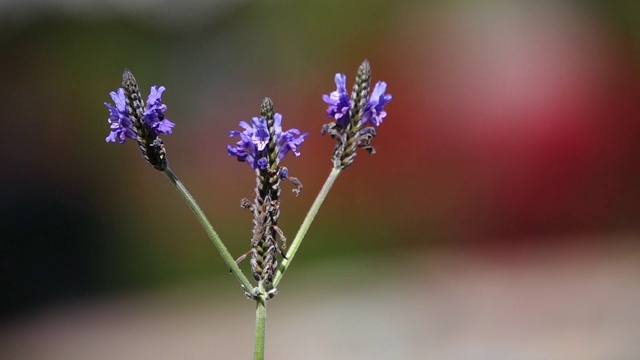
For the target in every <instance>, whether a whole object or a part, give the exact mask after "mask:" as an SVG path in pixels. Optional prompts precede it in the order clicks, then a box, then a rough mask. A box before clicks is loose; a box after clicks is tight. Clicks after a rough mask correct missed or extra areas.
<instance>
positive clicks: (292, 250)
mask: <svg viewBox="0 0 640 360" xmlns="http://www.w3.org/2000/svg"><path fill="white" fill-rule="evenodd" d="M341 171H342V170H341V169H336V168H333V169H331V172H330V173H329V176H328V177H327V180H326V181H325V182H324V185H322V189H320V192H319V193H318V196H316V199H315V200H314V201H313V204H312V205H311V208H310V209H309V212H308V213H307V216H306V217H305V218H304V221H303V222H302V225H300V229H299V230H298V233H297V234H296V237H295V238H294V239H293V242H292V243H291V247H289V250H288V251H287V258H286V259H282V263H281V264H280V266H279V267H278V272H277V273H276V276H275V277H274V280H273V287H277V286H278V284H279V283H280V280H282V277H283V276H284V272H285V271H287V269H288V268H289V265H290V264H291V261H293V257H294V256H295V255H296V252H297V251H298V248H299V247H300V243H301V242H302V239H303V238H304V236H305V235H306V234H307V230H309V226H311V223H312V222H313V219H314V218H315V217H316V214H318V210H320V206H321V205H322V203H323V202H324V199H325V198H326V197H327V194H328V193H329V190H331V187H332V186H333V183H334V182H335V181H336V179H337V178H338V175H340V172H341Z"/></svg>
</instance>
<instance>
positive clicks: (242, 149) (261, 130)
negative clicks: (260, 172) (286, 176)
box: [227, 117, 269, 169]
mask: <svg viewBox="0 0 640 360" xmlns="http://www.w3.org/2000/svg"><path fill="white" fill-rule="evenodd" d="M251 122H252V123H253V125H249V124H247V123H246V122H245V121H240V127H241V128H243V129H244V131H237V130H231V131H229V136H231V137H233V136H238V135H239V136H240V140H239V141H238V142H237V143H236V147H232V146H231V145H227V153H229V155H231V156H235V157H237V158H238V161H244V162H246V163H248V164H249V165H250V166H251V168H252V169H257V168H260V169H266V166H267V163H266V162H265V161H266V158H265V159H264V161H263V160H262V158H264V157H265V154H264V148H265V147H266V146H267V143H268V142H269V131H268V129H267V121H266V120H265V119H264V118H257V117H254V118H253V119H252V121H251Z"/></svg>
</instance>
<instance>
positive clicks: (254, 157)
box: [227, 113, 309, 170]
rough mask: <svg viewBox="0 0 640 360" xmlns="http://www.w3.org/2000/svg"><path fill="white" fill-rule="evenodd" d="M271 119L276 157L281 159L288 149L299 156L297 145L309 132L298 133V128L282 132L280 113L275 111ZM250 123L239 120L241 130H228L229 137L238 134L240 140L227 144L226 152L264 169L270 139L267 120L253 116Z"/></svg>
mask: <svg viewBox="0 0 640 360" xmlns="http://www.w3.org/2000/svg"><path fill="white" fill-rule="evenodd" d="M273 119H274V134H275V136H276V147H277V149H278V159H279V160H282V159H283V158H284V157H285V155H287V153H288V152H289V151H291V152H293V154H294V155H295V156H299V155H300V152H298V147H299V146H300V144H302V142H303V141H304V138H305V136H307V135H309V134H308V133H305V134H303V135H300V130H298V129H290V130H287V131H284V132H283V131H282V115H280V114H278V113H275V114H274V116H273ZM252 123H253V124H252V125H249V124H247V123H246V122H245V121H241V122H240V127H241V128H243V129H244V130H243V131H237V130H232V131H229V135H230V136H231V137H233V136H240V140H239V141H238V142H237V143H236V146H235V147H233V146H231V145H227V153H228V154H229V155H230V156H234V157H236V158H237V159H238V161H243V162H246V163H248V164H249V166H251V168H252V169H262V170H264V169H266V168H267V167H268V166H269V161H268V158H269V153H268V150H269V149H268V147H267V144H268V143H269V141H270V140H271V137H270V135H269V129H268V125H267V120H266V119H265V118H263V117H260V118H257V117H254V118H253V119H252Z"/></svg>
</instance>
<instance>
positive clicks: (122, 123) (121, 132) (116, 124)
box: [104, 88, 137, 144]
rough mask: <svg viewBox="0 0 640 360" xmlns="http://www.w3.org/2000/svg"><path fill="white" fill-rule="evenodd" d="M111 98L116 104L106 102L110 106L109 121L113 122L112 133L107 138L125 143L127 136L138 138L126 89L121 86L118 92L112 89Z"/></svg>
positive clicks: (110, 140)
mask: <svg viewBox="0 0 640 360" xmlns="http://www.w3.org/2000/svg"><path fill="white" fill-rule="evenodd" d="M110 95H111V99H113V102H114V103H115V104H116V105H115V106H113V105H112V104H110V103H107V102H105V103H104V104H105V105H106V106H107V108H109V119H108V121H109V123H110V124H111V133H109V136H107V137H106V138H105V140H106V141H107V142H116V141H118V142H119V143H120V144H124V142H125V140H126V139H127V138H129V139H136V138H137V136H136V132H135V130H134V125H133V120H132V119H131V117H130V116H129V112H128V111H127V102H126V100H125V96H124V89H123V88H119V89H118V92H115V91H112V92H111V93H110Z"/></svg>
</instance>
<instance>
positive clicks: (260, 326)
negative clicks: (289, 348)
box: [253, 296, 267, 360]
mask: <svg viewBox="0 0 640 360" xmlns="http://www.w3.org/2000/svg"><path fill="white" fill-rule="evenodd" d="M266 332H267V302H266V300H265V299H264V296H259V297H258V298H257V299H256V348H255V351H254V353H253V359H254V360H264V338H265V335H266Z"/></svg>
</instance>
